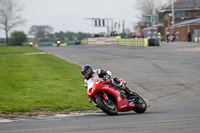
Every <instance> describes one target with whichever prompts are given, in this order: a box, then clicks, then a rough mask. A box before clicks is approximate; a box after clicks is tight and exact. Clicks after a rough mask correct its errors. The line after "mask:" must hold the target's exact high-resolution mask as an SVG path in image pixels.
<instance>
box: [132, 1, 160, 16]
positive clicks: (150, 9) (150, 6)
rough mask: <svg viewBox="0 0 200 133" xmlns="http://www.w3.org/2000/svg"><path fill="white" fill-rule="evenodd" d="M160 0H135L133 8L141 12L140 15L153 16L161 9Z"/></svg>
mask: <svg viewBox="0 0 200 133" xmlns="http://www.w3.org/2000/svg"><path fill="white" fill-rule="evenodd" d="M161 5H162V4H161V0H137V1H136V2H135V5H134V8H136V9H138V10H140V11H141V13H142V15H145V14H155V13H157V12H158V11H159V9H160V8H161Z"/></svg>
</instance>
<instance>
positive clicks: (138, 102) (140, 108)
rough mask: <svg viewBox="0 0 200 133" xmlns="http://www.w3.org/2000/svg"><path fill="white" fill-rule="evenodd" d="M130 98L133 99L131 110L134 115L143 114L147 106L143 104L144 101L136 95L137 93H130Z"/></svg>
mask: <svg viewBox="0 0 200 133" xmlns="http://www.w3.org/2000/svg"><path fill="white" fill-rule="evenodd" d="M131 96H133V97H134V103H135V107H134V108H133V111H134V112H136V113H144V112H145V111H146V109H147V104H146V102H145V100H144V99H143V98H142V97H141V96H140V95H138V94H137V93H135V92H133V91H132V94H131Z"/></svg>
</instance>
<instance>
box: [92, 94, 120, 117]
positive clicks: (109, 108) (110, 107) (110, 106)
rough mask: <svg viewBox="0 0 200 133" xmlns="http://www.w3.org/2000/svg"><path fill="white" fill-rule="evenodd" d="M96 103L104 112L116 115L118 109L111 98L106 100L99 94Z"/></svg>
mask: <svg viewBox="0 0 200 133" xmlns="http://www.w3.org/2000/svg"><path fill="white" fill-rule="evenodd" d="M96 103H97V105H98V107H99V108H100V109H101V110H102V111H103V112H104V113H106V114H108V115H117V114H118V109H117V106H116V104H115V102H113V101H112V100H111V99H109V100H108V101H106V100H105V99H104V98H103V97H101V96H99V97H97V98H96Z"/></svg>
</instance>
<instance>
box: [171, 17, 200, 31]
mask: <svg viewBox="0 0 200 133" xmlns="http://www.w3.org/2000/svg"><path fill="white" fill-rule="evenodd" d="M188 24H200V18H198V19H192V20H185V21H182V22H179V23H176V24H174V25H173V26H169V27H167V29H171V28H175V27H179V26H184V25H188Z"/></svg>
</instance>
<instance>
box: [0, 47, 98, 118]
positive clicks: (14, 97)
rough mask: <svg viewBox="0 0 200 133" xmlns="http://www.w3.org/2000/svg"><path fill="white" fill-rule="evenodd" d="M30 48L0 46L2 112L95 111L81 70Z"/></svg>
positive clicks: (0, 97) (0, 100) (0, 111)
mask: <svg viewBox="0 0 200 133" xmlns="http://www.w3.org/2000/svg"><path fill="white" fill-rule="evenodd" d="M33 52H34V53H35V52H42V51H41V50H38V49H35V48H31V47H0V113H1V114H5V113H14V112H22V113H23V112H29V111H34V110H45V111H65V112H70V111H78V110H88V109H95V107H94V105H93V104H89V103H88V101H87V94H86V90H85V88H84V85H83V78H82V76H81V73H80V67H79V66H77V65H74V64H71V63H68V62H66V61H64V60H61V59H60V58H57V57H55V56H53V55H50V54H23V53H33Z"/></svg>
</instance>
